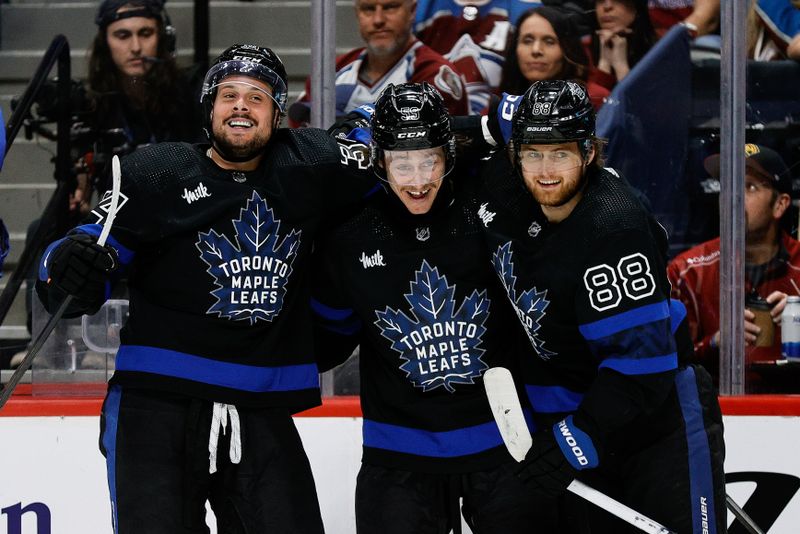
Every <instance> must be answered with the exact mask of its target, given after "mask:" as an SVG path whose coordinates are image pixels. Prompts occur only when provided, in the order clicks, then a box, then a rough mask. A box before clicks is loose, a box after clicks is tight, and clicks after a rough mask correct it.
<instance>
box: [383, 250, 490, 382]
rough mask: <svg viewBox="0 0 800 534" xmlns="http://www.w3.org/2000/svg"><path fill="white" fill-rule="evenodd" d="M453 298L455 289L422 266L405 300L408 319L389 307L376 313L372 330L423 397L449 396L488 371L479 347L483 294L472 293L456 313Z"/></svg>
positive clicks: (484, 308)
mask: <svg viewBox="0 0 800 534" xmlns="http://www.w3.org/2000/svg"><path fill="white" fill-rule="evenodd" d="M454 295H455V286H450V285H447V278H446V277H444V276H441V275H439V270H438V269H437V268H435V267H431V266H430V265H429V264H428V262H427V261H423V262H422V267H420V270H419V271H416V273H415V279H414V280H413V281H412V282H411V283H410V292H409V293H406V294H405V298H406V301H408V303H409V305H410V306H411V316H410V317H409V316H408V315H406V314H405V313H404V312H403V311H400V310H393V309H392V308H390V307H388V306H387V307H386V309H385V310H384V311H377V310H376V311H375V315H376V316H377V317H378V319H377V320H376V321H375V326H377V327H378V328H380V329H381V333H382V334H383V336H384V337H385V338H386V339H388V340H389V341H391V343H392V348H393V349H394V350H396V351H397V352H398V353H400V359H401V360H403V363H402V364H401V365H400V369H401V370H403V371H404V372H405V373H406V377H408V378H409V379H410V380H411V382H412V383H413V384H414V386H416V387H421V388H422V390H423V391H430V390H432V389H434V388H437V387H443V388H445V389H446V390H447V391H448V392H450V393H453V392H454V391H455V387H454V385H455V384H473V383H474V381H475V378H477V377H480V376H481V375H482V374H483V371H485V370H486V369H487V368H488V365H486V364H485V363H484V362H483V359H482V356H483V353H484V352H485V350H484V349H482V348H480V346H479V345H480V344H481V341H482V337H483V334H484V332H486V327H485V326H484V323H485V322H486V319H487V318H488V317H489V304H490V301H489V299H488V298H486V290H485V289H484V290H483V291H481V292H478V291H477V290H474V291H473V292H472V294H471V295H470V296H468V297H467V298H465V299H464V302H463V303H462V304H461V307H460V308H459V309H458V310H456V309H455V308H456V303H455V299H454Z"/></svg>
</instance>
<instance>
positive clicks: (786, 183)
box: [703, 143, 792, 195]
mask: <svg viewBox="0 0 800 534" xmlns="http://www.w3.org/2000/svg"><path fill="white" fill-rule="evenodd" d="M744 155H745V160H744V164H745V166H746V167H747V168H748V169H752V170H754V171H755V172H756V173H757V174H758V175H759V176H761V177H762V178H765V179H766V180H767V181H769V183H770V184H772V187H774V188H775V189H777V190H778V191H780V192H781V193H786V194H788V195H791V194H792V176H791V174H789V168H788V167H787V166H786V163H785V162H784V161H783V158H781V157H780V155H778V153H777V152H775V151H774V150H772V149H771V148H769V147H766V146H764V145H756V144H753V143H747V144H746V145H744ZM719 158H720V155H719V154H714V155H713V156H709V157H707V158H706V159H705V161H703V167H705V169H706V172H708V174H710V175H711V176H713V177H714V178H716V179H719V173H720V168H719Z"/></svg>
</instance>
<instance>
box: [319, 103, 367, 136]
mask: <svg viewBox="0 0 800 534" xmlns="http://www.w3.org/2000/svg"><path fill="white" fill-rule="evenodd" d="M374 111H375V110H374V109H373V107H372V106H370V105H368V104H364V105H362V106H359V107H357V108H356V109H354V110H353V111H351V112H350V113H348V114H347V115H345V116H344V117H341V118H339V120H337V121H336V122H334V123H333V126H331V127H330V128H328V135H331V136H333V137H347V138H348V139H356V140H360V139H358V138H357V137H354V136H353V135H351V132H353V130H360V131H364V130H366V131H367V132H369V130H370V121H371V120H372V114H373V113H374ZM366 144H369V141H367V143H366Z"/></svg>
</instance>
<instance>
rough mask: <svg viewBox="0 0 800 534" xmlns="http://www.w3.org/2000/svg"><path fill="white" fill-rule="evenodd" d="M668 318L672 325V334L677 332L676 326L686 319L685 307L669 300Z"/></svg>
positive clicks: (678, 302) (679, 302)
mask: <svg viewBox="0 0 800 534" xmlns="http://www.w3.org/2000/svg"><path fill="white" fill-rule="evenodd" d="M669 318H670V322H671V323H672V333H673V334H674V333H675V332H676V331H677V330H678V326H680V324H681V323H682V322H683V320H684V319H686V306H684V305H683V302H681V301H679V300H675V299H669Z"/></svg>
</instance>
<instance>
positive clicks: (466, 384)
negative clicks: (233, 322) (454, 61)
mask: <svg viewBox="0 0 800 534" xmlns="http://www.w3.org/2000/svg"><path fill="white" fill-rule="evenodd" d="M371 133H372V145H371V161H372V165H373V170H374V172H375V173H376V174H378V176H379V177H380V178H381V179H382V180H384V183H385V188H384V190H383V191H380V192H379V193H378V194H376V195H374V196H373V197H371V198H370V199H369V200H368V202H367V204H366V205H365V206H364V208H363V209H362V210H360V211H359V212H358V213H357V214H355V215H353V216H352V217H351V218H349V219H348V220H347V221H345V222H344V223H343V224H342V225H341V226H340V227H338V228H336V229H335V230H333V232H332V235H331V236H330V238H329V239H327V240H326V241H325V246H324V250H323V251H322V253H321V254H322V257H321V259H320V261H319V264H320V265H325V266H326V268H325V269H324V271H323V272H322V273H321V276H320V279H319V280H318V283H317V284H316V285H315V291H314V298H315V302H314V311H315V318H316V320H317V327H316V330H315V334H316V335H315V337H316V341H317V342H318V344H319V346H320V347H324V350H321V351H320V357H321V358H322V363H321V367H322V368H327V367H332V366H334V365H336V364H338V363H340V362H342V361H344V360H345V359H346V358H347V357H348V356H350V354H351V353H352V352H353V349H354V347H355V346H356V345H357V344H360V359H359V365H360V372H361V374H360V377H361V406H362V410H363V413H364V426H363V450H364V454H363V458H362V466H361V470H360V472H359V475H358V481H357V486H356V529H357V532H359V533H360V534H374V533H376V532H381V533H383V534H447V533H449V532H450V531H451V529H454V531H455V532H460V525H461V517H460V514H459V498H463V502H464V506H463V515H464V518H465V519H466V521H467V523H468V524H469V525H470V526H471V528H472V532H473V533H475V534H489V533H497V534H501V533H502V534H516V533H519V534H523V533H528V532H534V531H535V532H555V531H556V528H557V527H556V525H555V523H554V522H551V519H552V518H553V517H554V515H555V512H554V511H555V508H554V506H553V502H552V499H541V498H537V497H536V496H535V495H533V494H532V492H531V491H530V490H529V489H527V488H526V487H525V486H524V485H523V484H522V483H521V482H520V481H519V480H518V479H517V478H516V477H515V476H514V467H515V464H514V462H513V460H512V458H511V457H510V456H509V454H508V452H506V450H505V447H504V446H503V442H502V438H501V436H500V433H499V431H498V429H497V426H496V425H495V423H494V421H493V418H492V414H491V411H490V407H489V403H488V401H487V399H486V394H485V391H484V387H483V373H484V372H485V371H486V370H487V369H488V368H489V367H491V366H495V365H512V367H513V364H510V363H508V362H507V360H508V358H509V357H510V355H512V354H514V352H515V351H516V350H518V349H519V347H520V346H523V344H524V343H525V342H526V340H525V337H524V333H523V332H522V329H521V328H520V327H519V325H518V324H516V321H515V320H514V316H513V310H512V309H511V307H510V306H509V305H508V303H507V302H506V300H505V296H504V294H503V290H502V287H501V286H500V284H499V282H498V280H497V279H496V277H495V275H494V273H493V271H492V268H491V265H490V264H489V262H487V261H486V259H485V258H486V256H487V255H488V251H487V250H486V247H485V242H484V239H483V234H482V231H481V219H480V217H478V216H477V215H476V210H477V208H478V206H477V204H476V202H475V194H474V187H473V186H474V178H475V177H474V176H472V177H471V176H470V175H468V174H466V173H465V172H464V171H465V169H464V168H462V167H461V166H459V165H457V162H456V161H455V149H454V143H453V134H452V132H451V126H450V116H449V114H448V113H447V109H446V108H445V106H444V102H443V100H442V98H441V96H440V95H439V94H438V92H437V91H436V90H435V89H434V88H433V87H432V86H430V85H428V84H427V83H421V84H415V83H406V84H400V85H397V86H394V85H390V86H389V87H387V89H386V90H385V91H384V92H383V93H382V94H381V96H380V98H379V99H378V101H377V103H376V104H375V114H374V116H373V118H372V122H371ZM537 525H538V526H539V527H540V528H541V530H538V529H536V526H537ZM532 529H533V530H532Z"/></svg>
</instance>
